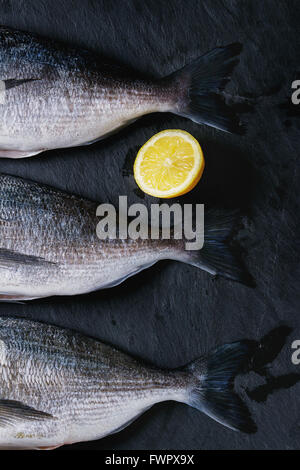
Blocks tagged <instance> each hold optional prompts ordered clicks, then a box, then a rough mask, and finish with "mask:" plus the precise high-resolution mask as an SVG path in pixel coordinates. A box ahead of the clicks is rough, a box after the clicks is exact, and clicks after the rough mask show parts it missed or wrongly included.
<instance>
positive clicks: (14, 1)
mask: <svg viewBox="0 0 300 470" xmlns="http://www.w3.org/2000/svg"><path fill="white" fill-rule="evenodd" d="M299 13H300V4H299V2H298V1H297V0H295V1H293V0H289V1H285V2H275V1H274V0H251V1H249V0H247V1H246V0H239V1H238V0H205V1H200V0H198V1H197V0H195V1H193V0H185V1H183V0H182V1H179V0H178V1H175V0H173V1H172V2H166V1H163V0H160V1H158V0H157V1H154V0H152V1H151V0H148V1H147V2H144V1H142V0H139V1H133V0H132V1H129V0H128V1H126V0H114V1H108V0H106V1H105V0H103V1H101V0H98V1H96V0H95V1H93V0H85V1H84V2H82V1H81V0H60V1H57V2H56V1H54V0H47V1H42V0H40V1H39V2H36V1H34V0H26V1H23V0H11V1H9V0H2V1H1V2H0V19H1V23H2V24H5V25H8V26H11V27H17V28H20V29H24V30H29V31H34V32H37V33H41V34H42V35H44V36H49V37H51V38H57V39H61V40H64V41H67V42H70V43H72V44H76V45H79V46H84V47H88V48H90V49H91V50H92V51H97V52H98V53H101V54H103V55H106V56H108V57H110V58H112V59H115V60H117V61H119V62H123V63H126V64H127V65H129V66H131V67H134V68H136V69H137V70H139V71H140V72H143V73H147V74H150V75H153V76H157V77H159V76H164V75H166V74H168V73H170V72H172V71H174V70H177V69H178V68H180V67H182V66H183V65H184V64H185V63H187V62H189V61H190V60H192V59H193V58H196V57H197V56H199V55H201V54H202V53H204V52H206V51H208V50H209V49H211V48H213V47H215V46H217V45H222V44H227V43H230V42H233V41H237V40H238V41H240V42H242V43H243V44H244V52H243V54H242V57H241V63H240V65H239V66H238V68H237V70H236V72H235V75H234V78H233V81H232V83H231V84H230V85H229V87H228V88H227V91H228V93H229V94H235V95H238V96H239V98H238V99H235V101H236V104H237V105H238V106H239V107H240V108H241V109H242V110H245V108H246V107H247V106H245V105H251V106H252V105H254V104H255V110H254V112H252V113H247V114H244V120H245V122H247V125H248V132H247V135H246V136H244V137H239V136H233V135H226V134H224V133H222V132H218V131H214V130H212V129H210V128H207V127H201V126H198V125H196V124H193V123H192V122H190V121H187V120H185V119H183V118H179V117H176V116H172V115H167V114H166V115H152V116H148V117H145V118H143V119H141V120H140V121H139V122H138V123H136V124H134V125H133V126H131V127H130V128H128V129H126V130H124V131H122V132H120V133H119V134H118V135H117V136H114V137H113V138H110V139H108V140H106V141H104V142H101V143H98V144H95V145H93V146H91V147H89V148H87V147H84V148H77V149H70V150H57V151H53V152H51V153H47V154H43V155H41V156H38V157H36V158H31V159H29V160H23V161H13V160H11V161H9V160H1V161H0V171H2V172H7V173H11V174H15V175H19V176H23V177H28V178H31V179H34V180H37V181H40V182H44V183H48V184H51V185H53V186H56V187H58V188H62V189H65V190H68V191H70V192H73V193H77V194H80V195H83V196H86V197H89V198H92V199H95V200H99V201H110V202H113V203H115V204H117V202H118V195H119V194H127V195H128V197H129V202H134V201H136V202H141V198H140V194H139V193H136V192H135V189H136V186H135V183H134V180H133V177H132V175H130V171H129V170H130V169H131V166H132V162H133V160H134V157H135V154H136V149H137V148H138V147H139V146H141V145H142V144H143V143H144V142H145V141H146V140H147V139H149V138H150V137H151V136H152V135H153V134H154V133H155V132H158V131H160V130H163V129H166V128H182V129H185V130H187V131H189V132H191V133H192V134H193V135H194V136H195V137H196V138H198V139H199V141H200V143H201V145H202V146H203V150H204V153H205V156H206V162H207V166H206V170H205V173H204V177H203V179H202V181H201V183H200V184H199V186H198V187H197V189H196V190H195V191H194V192H193V193H192V194H191V195H188V196H187V200H191V199H194V201H197V202H205V203H208V202H210V203H218V202H220V201H222V202H224V201H225V202H228V203H229V204H230V205H231V206H236V207H241V206H242V207H243V209H244V210H245V212H247V213H248V214H249V215H250V219H249V222H247V224H246V227H245V229H244V230H243V231H242V232H241V233H240V235H239V238H240V241H241V244H242V246H243V252H244V255H243V256H244V260H245V263H246V265H247V267H248V269H249V271H250V272H251V273H252V275H253V276H254V278H255V280H256V283H257V285H256V288H254V289H251V288H248V287H245V286H243V285H239V284H236V283H233V282H230V281H226V280H223V279H213V278H212V277H210V276H209V275H208V274H206V273H204V272H201V271H200V270H197V269H196V268H193V267H190V266H186V265H183V264H179V263H175V262H164V263H161V264H159V265H157V266H155V267H153V268H152V269H150V270H148V271H147V272H143V273H141V274H140V275H138V276H137V277H135V278H132V279H130V280H128V281H127V282H126V283H124V284H123V285H122V286H120V287H118V288H115V289H113V290H109V291H103V292H99V293H95V294H92V295H88V296H81V297H77V298H61V299H53V300H52V299H51V300H47V301H37V302H34V303H32V304H29V305H7V304H1V305H0V313H1V314H15V315H20V316H26V317H29V318H34V319H39V320H43V321H46V322H51V323H54V324H57V325H62V326H65V327H70V328H73V329H76V330H79V331H81V332H83V333H85V334H90V335H93V336H96V337H98V338H99V339H102V340H105V341H108V342H110V343H112V344H114V345H116V346H118V347H120V348H122V349H123V350H125V351H128V352H130V353H132V354H134V355H137V356H139V357H141V358H144V359H146V360H147V361H152V362H153V363H154V364H157V365H159V366H164V367H176V366H180V365H182V364H184V363H186V362H188V361H190V360H192V359H194V358H196V357H197V356H199V355H200V354H202V353H204V352H206V351H208V350H209V349H211V348H213V347H215V346H216V345H218V344H221V343H224V342H227V341H232V340H237V339H240V338H255V339H257V338H260V337H261V336H263V335H264V334H266V333H267V332H269V331H270V330H271V329H272V328H274V327H276V326H278V325H279V324H282V323H286V324H288V325H290V326H292V327H293V328H294V330H293V332H292V333H291V335H290V336H289V338H288V340H287V342H286V345H285V347H284V348H283V350H282V352H281V353H280V355H279V356H278V358H277V359H276V360H275V362H274V365H273V367H272V369H271V371H272V373H273V374H274V375H275V376H276V375H279V376H282V375H284V377H283V379H280V380H277V381H274V380H273V381H271V382H269V385H268V386H267V387H266V389H264V390H265V392H266V393H262V394H260V393H253V394H251V393H250V397H251V398H250V397H249V396H246V400H247V403H248V404H249V407H250V408H251V410H252V411H253V415H254V417H255V420H256V422H257V424H258V428H259V430H258V432H257V433H256V434H255V435H252V436H246V435H242V434H238V433H234V432H232V431H230V430H228V429H225V428H224V427H222V426H221V425H219V424H217V423H215V422H214V421H212V420H211V419H209V418H208V417H206V416H204V415H203V414H201V413H199V412H197V411H196V410H193V409H191V408H188V407H187V406H184V405H180V404H175V403H165V404H161V405H158V406H156V407H154V408H153V409H152V410H150V411H149V412H147V413H146V414H145V415H144V416H142V417H141V418H140V419H139V420H138V421H137V422H135V423H134V424H133V425H131V426H130V427H129V428H127V429H126V430H125V431H123V432H121V433H119V434H117V435H114V436H111V437H108V438H106V439H103V440H101V441H98V442H93V443H83V444H79V445H75V446H72V447H70V449H76V448H80V449H295V448H297V447H299V439H300V408H299V392H300V383H296V382H297V377H296V376H295V375H291V374H297V373H300V365H299V366H294V365H293V364H292V362H291V342H292V339H297V338H300V328H299V325H300V320H299V274H300V273H299V263H298V258H299V247H297V244H296V238H297V236H298V237H299V232H298V226H297V219H298V218H299V163H298V162H299V142H300V137H299V123H300V120H299V117H298V116H297V112H298V110H296V108H295V107H293V106H291V105H290V104H289V103H290V95H291V88H290V87H291V82H292V81H293V80H294V79H296V78H297V69H299V61H298V59H299V50H300V40H299V26H300V15H299ZM298 78H299V79H300V72H298ZM245 99H246V100H245ZM298 114H299V113H298ZM144 201H147V202H148V203H149V202H150V201H151V198H150V197H149V198H148V197H146V198H145V199H144ZM286 374H290V375H287V376H286V377H285V375H286ZM264 383H265V378H264V377H259V376H257V375H256V374H253V373H252V374H250V375H248V376H247V377H244V378H243V380H241V381H240V382H239V383H238V385H239V387H240V389H241V391H242V393H243V395H246V394H245V391H246V388H250V389H251V388H253V387H256V386H257V385H260V384H264ZM292 384H294V385H293V386H291V385H292ZM283 388H284V389H283ZM259 390H260V389H259Z"/></svg>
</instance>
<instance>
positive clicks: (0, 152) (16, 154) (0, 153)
mask: <svg viewBox="0 0 300 470" xmlns="http://www.w3.org/2000/svg"><path fill="white" fill-rule="evenodd" d="M45 150H46V149H42V150H35V151H22V150H6V149H0V158H16V159H17V158H28V157H33V156H34V155H38V154H39V153H41V152H44V151H45Z"/></svg>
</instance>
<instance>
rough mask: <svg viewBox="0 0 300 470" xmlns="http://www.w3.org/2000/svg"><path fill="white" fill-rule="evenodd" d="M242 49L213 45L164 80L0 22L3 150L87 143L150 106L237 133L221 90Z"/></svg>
mask: <svg viewBox="0 0 300 470" xmlns="http://www.w3.org/2000/svg"><path fill="white" fill-rule="evenodd" d="M240 50H241V47H240V45H239V44H232V45H229V46H227V47H224V48H217V49H215V50H213V51H212V52H210V53H209V54H206V55H204V56H202V57H200V58H199V59H197V60H196V61H195V62H193V63H192V64H191V65H188V66H186V67H185V68H183V69H182V70H181V71H179V72H177V73H174V74H172V75H171V76H169V77H167V78H165V79H161V80H142V79H137V78H132V77H131V74H128V73H127V72H126V71H125V70H124V69H123V68H122V67H119V66H114V65H108V64H107V63H105V62H104V61H103V60H101V59H100V58H97V57H95V55H93V54H91V53H88V52H86V51H81V50H77V49H75V48H71V47H68V46H63V45H60V44H59V43H56V42H54V41H50V40H45V39H43V38H39V37H38V36H36V35H34V34H31V33H25V32H21V31H16V30H12V29H9V28H6V27H0V157H7V158H22V157H29V156H32V155H35V154H37V153H40V152H42V151H44V150H50V149H55V148H62V147H73V146H77V145H83V144H87V143H91V142H93V141H96V140H98V139H100V138H102V137H104V136H106V135H108V134H110V133H112V132H114V131H116V130H117V129H119V128H121V127H123V126H125V125H127V124H128V123H130V122H132V121H134V120H136V119H138V118H139V117H140V116H143V115H144V114H148V113H153V112H173V113H176V114H179V115H183V116H186V117H188V118H190V119H192V120H194V121H195V122H199V123H206V124H208V125H211V126H214V127H216V128H219V129H223V130H225V131H229V132H231V131H232V132H240V131H241V130H242V127H240V126H239V121H238V120H237V118H236V117H235V115H234V113H233V111H232V110H231V109H230V108H229V107H227V106H226V104H225V102H224V100H223V99H222V96H221V94H220V93H221V91H222V89H223V88H224V86H225V83H226V81H227V79H228V78H229V76H230V74H231V72H232V69H233V67H234V66H235V64H236V63H237V60H236V56H237V55H238V54H239V52H240Z"/></svg>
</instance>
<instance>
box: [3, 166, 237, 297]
mask: <svg viewBox="0 0 300 470" xmlns="http://www.w3.org/2000/svg"><path fill="white" fill-rule="evenodd" d="M96 209H97V204H96V203H94V202H90V201H88V200H85V199H82V198H79V197H76V196H72V195H69V194H66V193H64V192H62V191H59V190H56V189H53V188H50V187H48V186H45V185H42V184H38V183H34V182H31V181H26V180H23V179H21V178H16V177H13V176H8V175H1V174H0V299H2V300H8V301H9V300H14V301H17V300H22V299H23V300H29V299H34V298H41V297H49V296H53V295H74V294H82V293H85V292H91V291H94V290H96V289H100V288H106V287H112V286H114V285H116V284H119V283H120V282H122V281H123V280H125V279H126V278H127V277H129V276H132V275H134V274H136V273H137V272H139V271H141V270H142V269H145V268H147V267H148V266H150V265H152V264H154V263H156V262H158V261H160V260H162V259H174V260H178V261H182V262H184V263H188V264H191V265H194V266H196V267H198V268H201V269H204V270H206V271H208V272H210V273H212V274H221V275H224V276H225V277H228V278H230V279H234V280H238V281H246V273H245V272H244V270H243V269H242V268H241V267H239V265H238V264H237V263H236V261H235V260H234V258H233V257H232V255H231V254H230V252H229V251H228V248H227V247H226V245H225V243H224V239H226V237H227V236H228V234H229V233H230V231H231V229H232V225H233V223H234V218H232V215H231V214H229V215H226V214H225V215H224V214H222V213H215V214H212V216H211V217H209V216H207V217H206V219H205V232H204V236H205V242H204V247H203V248H202V249H201V250H200V251H195V250H191V251H188V250H186V249H185V240H175V239H174V238H171V239H170V240H166V239H159V240H152V239H151V238H149V239H146V240H144V239H141V238H139V239H137V240H134V239H131V238H128V239H125V240H122V239H119V238H116V239H105V240H102V239H100V238H98V236H97V233H96V228H97V223H98V222H99V219H98V218H97V217H96Z"/></svg>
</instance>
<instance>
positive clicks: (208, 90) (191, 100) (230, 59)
mask: <svg viewBox="0 0 300 470" xmlns="http://www.w3.org/2000/svg"><path fill="white" fill-rule="evenodd" d="M241 50H242V45H241V44H239V43H234V44H230V45H228V46H226V47H218V48H216V49H213V50H212V51H211V52H209V53H208V54H205V55H203V56H201V57H199V58H198V59H196V60H195V61H194V62H192V63H191V64H190V65H187V66H186V67H184V68H183V69H181V70H179V71H178V72H175V73H174V74H172V75H171V76H170V77H169V78H171V79H172V81H173V83H175V88H176V92H177V96H178V100H177V102H176V108H175V110H174V109H173V110H172V112H173V113H175V114H179V115H180V116H184V117H187V118H189V119H191V120H192V121H194V122H197V123H200V124H207V125H209V126H212V127H215V128H217V129H221V130H223V131H225V132H232V133H237V134H243V133H244V132H245V128H244V126H243V125H241V124H240V120H239V118H238V117H237V115H236V114H235V112H234V111H233V109H232V108H230V107H229V106H228V105H227V104H226V103H225V99H224V97H223V96H222V94H221V92H222V90H223V89H224V88H225V86H226V84H227V82H228V81H229V80H230V76H231V73H232V71H233V69H234V67H235V66H236V65H237V63H238V58H237V56H238V55H239V54H240V52H241Z"/></svg>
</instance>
